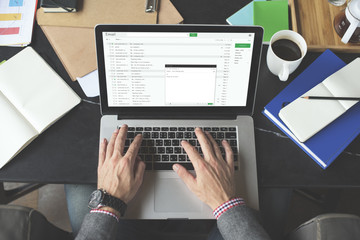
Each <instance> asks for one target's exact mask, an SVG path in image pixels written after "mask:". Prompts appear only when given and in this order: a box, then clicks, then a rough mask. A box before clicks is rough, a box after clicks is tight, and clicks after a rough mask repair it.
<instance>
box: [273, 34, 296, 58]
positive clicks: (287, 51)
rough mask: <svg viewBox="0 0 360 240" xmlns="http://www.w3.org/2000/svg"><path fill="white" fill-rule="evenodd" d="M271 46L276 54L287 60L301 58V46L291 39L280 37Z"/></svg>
mask: <svg viewBox="0 0 360 240" xmlns="http://www.w3.org/2000/svg"><path fill="white" fill-rule="evenodd" d="M271 47H272V49H273V51H274V53H275V54H276V56H278V57H279V58H281V59H284V60H286V61H295V60H298V59H299V58H301V50H300V48H299V46H298V45H297V44H296V43H294V42H293V41H291V40H288V39H279V40H277V41H275V42H274V43H273V44H272V45H271Z"/></svg>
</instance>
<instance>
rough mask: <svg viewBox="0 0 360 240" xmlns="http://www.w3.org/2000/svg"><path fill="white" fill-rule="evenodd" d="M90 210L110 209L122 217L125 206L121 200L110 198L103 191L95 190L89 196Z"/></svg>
mask: <svg viewBox="0 0 360 240" xmlns="http://www.w3.org/2000/svg"><path fill="white" fill-rule="evenodd" d="M88 206H89V208H91V209H98V208H100V207H104V206H107V207H111V208H113V209H115V210H117V211H118V212H119V213H120V215H121V216H124V214H125V211H126V208H127V205H126V203H124V202H123V201H122V200H121V199H118V198H116V197H113V196H111V195H110V194H108V193H107V192H106V191H105V190H104V189H97V190H95V191H94V192H93V193H92V194H91V195H90V200H89V204H88Z"/></svg>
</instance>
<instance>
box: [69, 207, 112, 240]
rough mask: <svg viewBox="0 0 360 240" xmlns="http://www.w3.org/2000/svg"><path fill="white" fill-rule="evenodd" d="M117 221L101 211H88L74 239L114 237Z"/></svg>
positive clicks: (103, 239)
mask: <svg viewBox="0 0 360 240" xmlns="http://www.w3.org/2000/svg"><path fill="white" fill-rule="evenodd" d="M117 227H118V222H117V221H116V219H115V218H114V217H112V216H109V215H106V214H102V213H88V214H87V215H86V216H85V218H84V221H83V223H82V225H81V228H80V231H79V233H78V235H77V236H76V238H75V240H83V239H86V240H92V239H94V240H98V239H101V240H110V239H115V238H116V234H117Z"/></svg>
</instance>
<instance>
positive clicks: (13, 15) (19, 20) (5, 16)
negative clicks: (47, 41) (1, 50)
mask: <svg viewBox="0 0 360 240" xmlns="http://www.w3.org/2000/svg"><path fill="white" fill-rule="evenodd" d="M36 2H37V0H1V1H0V46H1V45H12V46H26V45H28V44H29V43H30V42H31V36H32V30H33V24H34V16H35V10H36Z"/></svg>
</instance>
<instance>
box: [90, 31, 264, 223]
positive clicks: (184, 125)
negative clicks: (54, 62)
mask: <svg viewBox="0 0 360 240" xmlns="http://www.w3.org/2000/svg"><path fill="white" fill-rule="evenodd" d="M262 36H263V29H262V28H261V27H244V26H225V25H223V26H220V25H97V26H96V27H95V37H96V50H97V61H98V72H99V82H100V102H101V113H102V115H103V116H102V118H101V126H100V139H103V138H107V139H109V138H110V136H111V134H112V133H113V131H114V129H115V128H116V127H119V126H121V125H122V124H127V125H128V126H129V132H128V139H127V140H126V146H128V145H129V144H130V143H131V141H132V139H133V137H134V136H135V135H136V134H138V133H141V134H142V135H143V142H142V147H141V149H140V151H139V156H140V157H141V159H142V160H143V161H144V162H145V164H146V171H145V175H144V180H143V184H142V186H141V188H140V189H139V191H138V193H137V195H136V196H135V198H134V199H133V200H132V201H131V202H130V203H129V205H128V210H127V214H126V217H127V218H130V219H211V218H213V215H212V210H211V209H210V207H208V206H207V205H206V204H204V203H203V202H201V201H200V200H199V199H198V198H197V197H196V196H195V195H194V194H193V193H191V192H190V190H188V188H187V187H186V185H185V184H184V183H183V182H182V180H181V179H179V177H178V176H177V174H176V173H175V172H174V171H173V170H172V165H173V164H174V163H180V164H182V165H183V166H185V167H186V168H187V169H189V171H193V168H192V164H191V162H190V160H189V158H188V156H187V155H186V153H185V151H184V150H183V149H182V147H181V145H180V144H179V143H180V141H181V140H183V139H184V140H187V141H189V142H190V143H191V144H192V145H193V146H196V148H197V149H198V151H199V152H200V153H202V151H201V147H200V146H199V143H198V142H197V140H196V136H195V134H194V129H195V127H201V128H203V129H204V130H206V131H209V132H210V133H211V135H212V136H213V137H214V138H215V139H216V141H217V142H218V143H220V141H221V140H222V139H227V140H228V141H229V143H230V145H231V146H232V149H233V151H234V154H235V179H236V190H237V196H241V197H243V198H244V199H245V201H246V203H247V205H249V206H250V207H252V208H255V209H258V208H259V203H258V185H257V172H256V157H255V141H254V125H253V119H252V117H251V116H252V113H253V109H254V100H255V92H256V85H257V77H258V70H259V60H260V55H261V49H262ZM220 145H221V144H220ZM125 150H126V149H125ZM222 151H223V150H222ZM194 174H195V173H194Z"/></svg>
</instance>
